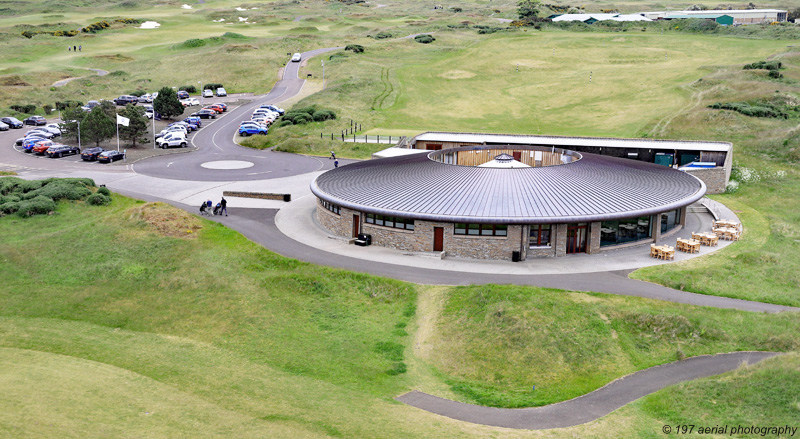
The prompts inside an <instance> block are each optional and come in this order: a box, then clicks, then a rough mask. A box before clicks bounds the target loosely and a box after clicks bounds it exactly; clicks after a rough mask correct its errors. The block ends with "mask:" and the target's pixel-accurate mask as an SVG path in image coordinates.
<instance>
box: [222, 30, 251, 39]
mask: <svg viewBox="0 0 800 439" xmlns="http://www.w3.org/2000/svg"><path fill="white" fill-rule="evenodd" d="M222 38H231V39H235V40H245V39H247V37H246V36H244V35H242V34H237V33H236V32H225V33H224V34H222Z"/></svg>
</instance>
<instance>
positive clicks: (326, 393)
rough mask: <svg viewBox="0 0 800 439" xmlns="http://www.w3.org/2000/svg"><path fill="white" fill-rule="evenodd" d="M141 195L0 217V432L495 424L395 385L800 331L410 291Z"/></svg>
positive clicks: (449, 291) (530, 294) (301, 430)
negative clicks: (276, 247)
mask: <svg viewBox="0 0 800 439" xmlns="http://www.w3.org/2000/svg"><path fill="white" fill-rule="evenodd" d="M143 206H145V205H144V204H143V203H141V202H136V201H134V200H130V199H127V198H124V197H122V196H118V195H114V202H113V203H112V204H111V205H110V206H107V207H89V206H86V205H84V204H83V203H61V204H60V207H59V211H58V213H57V214H56V215H52V216H40V217H33V218H29V219H21V218H18V217H15V216H9V217H5V218H0V233H2V236H4V240H3V242H2V243H0V254H2V255H3V258H2V260H0V276H2V278H3V279H4V290H3V293H2V294H0V310H2V312H0V349H2V351H3V355H2V356H1V357H2V360H0V364H2V367H0V370H2V372H0V383H3V384H4V388H6V389H11V391H10V392H3V396H0V407H2V408H3V410H2V412H3V415H0V425H3V426H4V429H5V431H2V432H0V437H14V436H17V437H18V436H19V435H20V434H22V435H24V436H26V437H48V436H51V435H52V434H54V432H55V431H60V430H62V429H69V432H70V433H69V434H71V435H73V436H74V437H98V436H101V435H103V434H106V435H107V434H112V435H113V434H115V433H118V432H121V431H129V432H133V433H130V434H132V435H135V432H144V431H148V432H149V434H150V435H151V437H174V436H175V435H181V434H184V435H185V434H191V435H199V436H201V437H218V436H225V435H228V436H230V435H236V436H238V437H262V436H263V435H264V434H265V432H268V434H269V436H270V437H378V436H380V437H398V438H399V437H490V436H491V435H492V434H493V433H492V432H496V430H494V429H491V428H486V427H475V426H472V425H469V424H464V423H458V422H455V421H447V422H443V421H442V419H441V418H438V417H436V416H434V415H430V414H426V413H424V412H420V411H418V410H416V409H413V408H411V407H408V406H405V405H402V404H398V403H396V402H394V401H393V400H392V398H393V397H395V396H397V395H399V394H402V393H404V392H405V391H408V390H411V389H415V388H417V389H421V390H425V391H430V392H434V393H437V394H442V395H445V396H451V397H455V398H457V399H463V400H466V401H471V402H480V403H486V404H493V405H501V406H502V405H511V406H514V405H520V404H543V403H548V402H552V401H559V400H564V399H568V398H571V397H573V396H576V395H578V394H581V393H584V392H586V391H589V390H591V389H593V388H596V387H598V386H601V385H603V384H604V383H605V382H608V381H610V380H613V379H614V378H618V377H620V376H622V375H625V374H627V373H630V372H633V371H635V370H638V369H642V368H646V367H650V366H652V365H656V364H660V363H664V362H670V361H674V360H675V359H676V358H677V356H678V355H695V354H701V353H712V352H723V351H730V350H737V349H753V348H758V349H774V350H781V351H787V350H796V349H797V344H798V343H799V342H800V340H799V339H798V338H797V336H796V334H797V333H798V327H797V325H798V323H800V320H798V319H797V316H794V315H781V316H775V315H760V314H751V313H744V312H736V311H716V310H705V309H696V308H693V307H686V306H681V305H674V304H660V303H659V304H657V303H656V302H653V301H648V300H644V299H639V298H630V297H616V296H607V295H592V294H583V293H569V292H562V291H553V290H543V289H537V288H522V287H519V288H512V287H491V286H490V287H470V288H445V287H441V288H439V287H437V288H431V287H422V286H414V285H411V284H406V283H402V282H398V281H392V280H387V279H382V278H377V277H374V276H368V275H360V274H354V273H350V272H346V271H342V270H333V269H328V268H323V267H317V266H313V265H310V264H305V263H300V262H297V261H293V260H290V259H286V258H283V257H281V256H278V255H275V254H273V253H271V252H269V251H267V250H265V249H263V248H261V247H259V246H258V245H256V244H254V243H251V242H249V241H247V240H246V239H244V238H243V237H242V236H241V235H239V234H238V233H236V232H233V231H231V230H229V229H227V228H225V227H223V226H221V225H219V224H216V223H212V222H208V221H200V220H197V219H195V218H193V217H192V216H190V215H187V214H185V213H182V212H180V211H177V210H176V209H173V208H168V207H159V206H158V205H156V206H155V207H150V206H151V205H147V206H148V207H147V208H144V210H143ZM148 212H149V213H148ZM151 224H157V225H158V228H156V227H154V226H153V225H151ZM31 230H38V231H39V232H38V233H35V234H32V233H30V231H31ZM189 231H191V233H189ZM65 248H69V249H70V257H69V261H68V263H67V264H66V266H67V268H64V267H63V265H64V264H63V261H62V258H61V257H60V256H59V253H60V252H61V251H62V250H63V249H65ZM437 301H439V302H440V303H441V305H440V306H438V307H437V306H430V305H429V304H430V303H436V302H437ZM534 346H541V347H542V349H540V348H532V347H534ZM526 348H527V349H526ZM679 351H680V352H681V353H680V354H679ZM789 364H791V363H789ZM531 365H536V366H535V367H534V368H533V369H531V367H530V366H531ZM779 367H784V366H780V364H779ZM788 367H790V366H788ZM488 370H491V372H487V371H488ZM487 374H488V375H487ZM788 378H791V377H790V376H788V377H787V379H788ZM531 381H533V382H534V383H535V384H536V385H537V392H539V393H536V394H533V395H532V394H531V392H528V391H527V388H528V385H529V383H530V382H531ZM22 389H28V391H22ZM99 389H105V391H99ZM697 403H698V404H700V403H701V401H698V402H697ZM176 406H180V407H182V409H181V410H180V411H178V410H176V408H175V407H176ZM20 407H25V413H24V414H22V413H19V412H18V410H19V408H20ZM726 413H727V412H724V411H723V412H722V413H721V414H720V416H721V417H722V418H724V416H726V415H727V414H726ZM784 417H785V416H784V415H779V416H777V417H776V419H784ZM722 418H721V419H722ZM33 419H37V420H38V422H31V420H33ZM655 419H658V416H653V415H650V414H648V413H647V412H646V411H643V410H641V409H635V410H632V411H631V410H628V409H626V410H625V411H623V412H620V413H614V414H612V415H610V416H609V417H607V418H604V419H603V420H601V421H600V422H598V423H593V424H589V425H586V426H580V427H575V428H572V429H567V430H565V431H564V432H562V433H563V434H565V435H567V436H560V434H561V433H558V434H557V436H556V437H570V436H568V435H569V434H573V433H574V434H581V435H590V436H592V437H614V436H613V435H612V434H610V433H609V432H604V431H603V428H604V427H603V425H605V424H606V423H609V422H611V423H614V422H616V423H620V424H621V425H622V426H621V427H620V429H621V430H618V431H617V433H618V432H619V431H623V432H628V435H629V436H630V437H634V436H635V435H637V434H640V433H642V432H646V431H648V429H649V428H650V427H649V426H648V425H649V424H652V423H653V422H655V421H654V420H655ZM786 419H787V421H786V422H788V419H789V418H786ZM6 431H7V432H8V433H6ZM109 432H111V433H109ZM542 434H543V433H535V432H519V433H518V434H517V436H519V437H544V436H542ZM548 436H549V434H548ZM68 437H71V436H68Z"/></svg>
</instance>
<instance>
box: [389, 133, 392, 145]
mask: <svg viewBox="0 0 800 439" xmlns="http://www.w3.org/2000/svg"><path fill="white" fill-rule="evenodd" d="M389 143H392V135H391V134H389Z"/></svg>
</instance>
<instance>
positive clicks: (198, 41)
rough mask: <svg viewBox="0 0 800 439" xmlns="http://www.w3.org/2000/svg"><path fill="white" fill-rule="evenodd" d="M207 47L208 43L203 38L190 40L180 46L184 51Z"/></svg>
mask: <svg viewBox="0 0 800 439" xmlns="http://www.w3.org/2000/svg"><path fill="white" fill-rule="evenodd" d="M205 45H206V42H205V41H204V40H203V39H201V38H192V39H189V40H186V41H184V42H183V43H181V44H180V47H181V48H184V49H192V48H194V47H203V46H205Z"/></svg>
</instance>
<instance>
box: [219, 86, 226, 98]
mask: <svg viewBox="0 0 800 439" xmlns="http://www.w3.org/2000/svg"><path fill="white" fill-rule="evenodd" d="M217 96H228V92H227V91H225V89H224V88H222V87H219V88H218V89H217Z"/></svg>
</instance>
